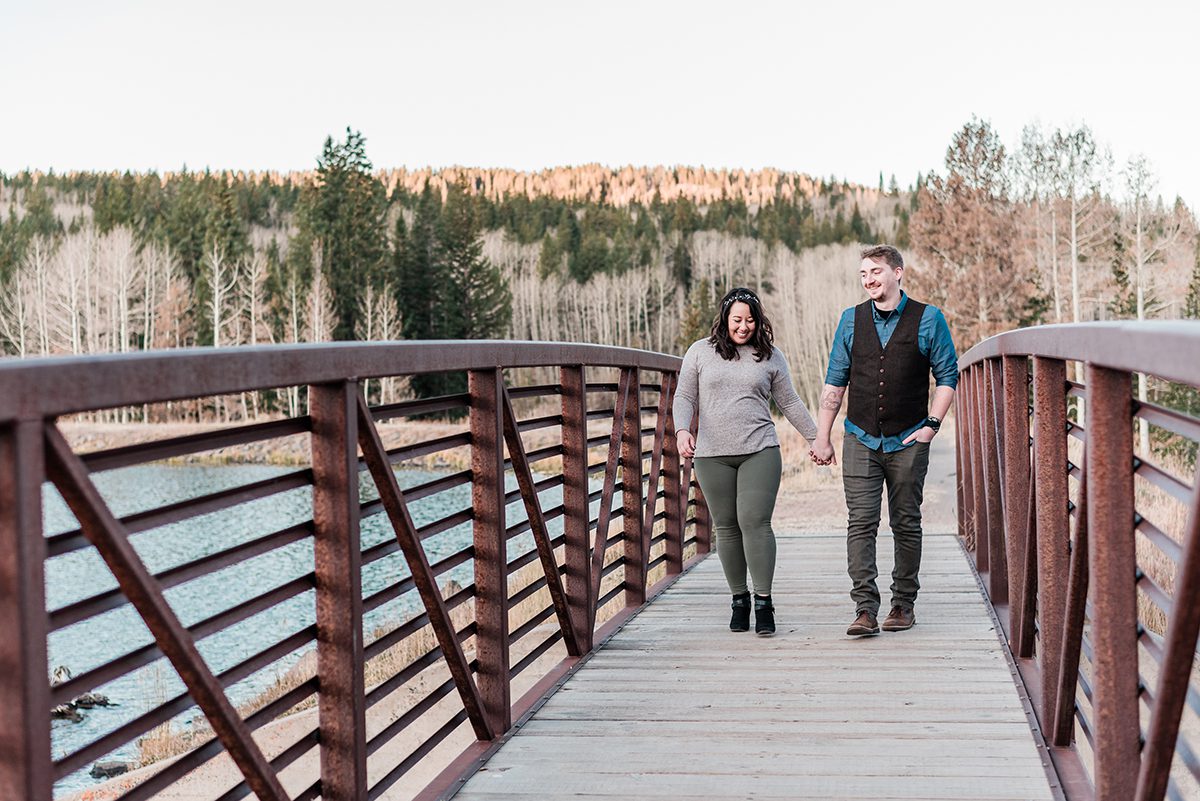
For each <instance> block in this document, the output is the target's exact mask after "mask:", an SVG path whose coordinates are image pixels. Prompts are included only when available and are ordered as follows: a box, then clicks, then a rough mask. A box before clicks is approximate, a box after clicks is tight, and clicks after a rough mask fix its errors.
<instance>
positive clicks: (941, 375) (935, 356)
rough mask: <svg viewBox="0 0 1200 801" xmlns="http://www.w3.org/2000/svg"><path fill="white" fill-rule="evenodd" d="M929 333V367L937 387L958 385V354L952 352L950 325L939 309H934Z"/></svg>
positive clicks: (954, 386) (952, 342) (952, 387)
mask: <svg viewBox="0 0 1200 801" xmlns="http://www.w3.org/2000/svg"><path fill="white" fill-rule="evenodd" d="M930 316H931V317H932V320H931V321H930V322H931V325H932V330H931V331H930V333H929V369H930V370H931V371H932V372H933V380H934V382H935V383H936V384H937V385H938V386H939V387H950V388H951V389H954V388H956V387H957V386H958V354H957V353H955V352H954V340H953V338H951V336H950V325H949V324H948V323H947V322H946V316H945V315H944V314H942V310H941V309H934V310H933V314H932V315H930Z"/></svg>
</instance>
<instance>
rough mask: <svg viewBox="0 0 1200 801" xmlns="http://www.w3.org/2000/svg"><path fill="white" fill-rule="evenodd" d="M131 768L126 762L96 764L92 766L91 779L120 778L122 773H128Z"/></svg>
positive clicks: (114, 761)
mask: <svg viewBox="0 0 1200 801" xmlns="http://www.w3.org/2000/svg"><path fill="white" fill-rule="evenodd" d="M132 767H133V766H132V765H131V764H129V763H128V762H119V761H116V760H113V761H110V762H97V763H96V764H95V765H92V778H94V779H111V778H112V777H113V776H120V775H121V774H122V773H128V772H129V770H130V769H131V768H132Z"/></svg>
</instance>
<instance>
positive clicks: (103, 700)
mask: <svg viewBox="0 0 1200 801" xmlns="http://www.w3.org/2000/svg"><path fill="white" fill-rule="evenodd" d="M71 704H72V705H73V706H75V707H77V708H79V709H91V708H92V707H97V706H113V702H112V701H109V700H108V696H107V695H101V694H100V693H84V694H83V695H81V696H79V697H78V698H76V699H75V700H74V701H72V702H71Z"/></svg>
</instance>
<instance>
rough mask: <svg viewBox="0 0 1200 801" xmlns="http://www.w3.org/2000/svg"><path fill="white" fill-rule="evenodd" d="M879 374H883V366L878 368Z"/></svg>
mask: <svg viewBox="0 0 1200 801" xmlns="http://www.w3.org/2000/svg"><path fill="white" fill-rule="evenodd" d="M879 374H880V375H883V368H882V367H880V368H879Z"/></svg>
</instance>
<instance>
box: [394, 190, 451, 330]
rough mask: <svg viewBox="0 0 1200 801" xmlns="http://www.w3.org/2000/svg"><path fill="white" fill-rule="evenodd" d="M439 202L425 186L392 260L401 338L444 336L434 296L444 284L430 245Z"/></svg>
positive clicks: (434, 229) (440, 208) (436, 295)
mask: <svg viewBox="0 0 1200 801" xmlns="http://www.w3.org/2000/svg"><path fill="white" fill-rule="evenodd" d="M441 210H442V204H441V199H440V198H439V197H438V196H437V195H436V194H435V193H434V191H433V189H432V188H431V187H430V186H428V185H426V186H425V189H424V190H423V191H422V192H421V196H420V199H419V200H418V201H417V208H416V213H415V214H414V217H413V224H412V229H411V230H410V231H409V232H408V235H407V236H406V238H405V239H404V241H403V242H402V243H399V247H398V249H397V253H396V258H397V262H398V267H399V270H398V271H399V282H398V284H397V287H396V292H397V297H396V300H397V303H398V305H399V307H400V325H401V331H402V332H403V334H404V338H405V339H438V338H439V337H441V336H444V334H443V333H442V326H441V324H440V321H438V320H437V319H436V315H437V313H438V309H439V299H438V294H439V292H440V291H441V289H442V286H443V285H444V283H445V281H444V280H443V277H442V276H441V275H440V274H439V267H440V265H439V264H438V263H437V262H436V260H435V259H434V245H435V235H436V228H437V225H438V217H439V216H440V215H441Z"/></svg>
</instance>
